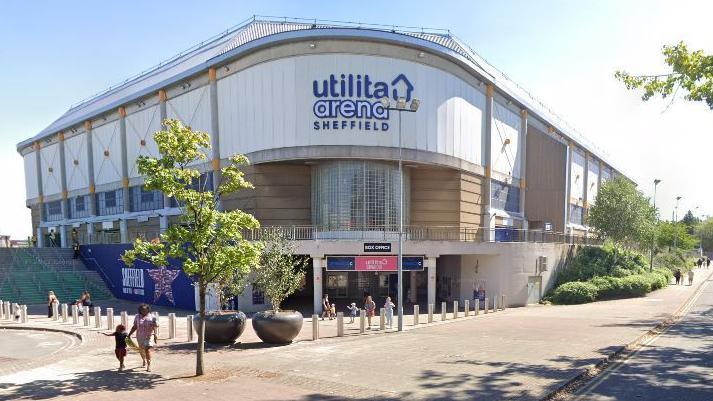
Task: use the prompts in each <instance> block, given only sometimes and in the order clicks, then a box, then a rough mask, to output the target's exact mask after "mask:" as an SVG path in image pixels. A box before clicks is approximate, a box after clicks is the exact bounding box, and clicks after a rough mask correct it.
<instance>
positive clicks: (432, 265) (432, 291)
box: [424, 256, 436, 305]
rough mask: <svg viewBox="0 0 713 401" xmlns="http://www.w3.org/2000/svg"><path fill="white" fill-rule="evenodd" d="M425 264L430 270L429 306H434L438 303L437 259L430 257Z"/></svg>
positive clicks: (428, 285) (428, 284) (428, 286)
mask: <svg viewBox="0 0 713 401" xmlns="http://www.w3.org/2000/svg"><path fill="white" fill-rule="evenodd" d="M424 264H425V265H426V268H427V269H428V273H427V274H428V283H427V292H428V296H427V298H428V304H429V305H433V304H435V303H436V258H435V257H430V256H429V257H427V258H426V260H424Z"/></svg>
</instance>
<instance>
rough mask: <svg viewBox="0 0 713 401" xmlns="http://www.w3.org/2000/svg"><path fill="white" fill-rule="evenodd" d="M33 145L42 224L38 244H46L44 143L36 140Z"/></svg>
mask: <svg viewBox="0 0 713 401" xmlns="http://www.w3.org/2000/svg"><path fill="white" fill-rule="evenodd" d="M32 147H33V148H34V149H35V170H36V171H37V203H38V206H39V208H40V224H39V225H38V226H37V246H38V247H40V248H42V247H44V246H45V238H44V236H43V235H42V223H44V221H45V202H44V196H43V194H44V189H43V188H42V151H41V149H42V145H41V144H40V142H39V141H36V142H35V143H34V145H32Z"/></svg>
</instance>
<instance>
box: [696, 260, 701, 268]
mask: <svg viewBox="0 0 713 401" xmlns="http://www.w3.org/2000/svg"><path fill="white" fill-rule="evenodd" d="M696 265H697V266H698V268H699V269H700V268H701V266H703V258H698V260H697V261H696Z"/></svg>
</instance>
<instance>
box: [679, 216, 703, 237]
mask: <svg viewBox="0 0 713 401" xmlns="http://www.w3.org/2000/svg"><path fill="white" fill-rule="evenodd" d="M700 222H701V219H699V218H698V217H695V216H694V215H693V212H691V211H690V210H689V211H688V212H686V215H685V216H683V219H682V220H681V223H683V224H684V225H685V226H686V231H687V232H688V233H689V234H693V232H694V231H695V229H696V226H697V225H698V223H700Z"/></svg>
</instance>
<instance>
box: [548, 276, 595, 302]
mask: <svg viewBox="0 0 713 401" xmlns="http://www.w3.org/2000/svg"><path fill="white" fill-rule="evenodd" d="M596 298H597V287H596V286H595V285H594V284H592V283H586V282H581V281H571V282H569V283H565V284H562V285H561V286H559V287H557V288H556V289H555V290H554V292H553V293H552V302H553V303H555V304H560V305H573V304H584V303H587V302H593V301H594V300H595V299H596Z"/></svg>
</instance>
